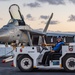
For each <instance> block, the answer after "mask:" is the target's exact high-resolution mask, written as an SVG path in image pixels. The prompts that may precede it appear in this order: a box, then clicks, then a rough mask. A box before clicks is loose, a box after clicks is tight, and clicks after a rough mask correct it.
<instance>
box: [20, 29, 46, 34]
mask: <svg viewBox="0 0 75 75" xmlns="http://www.w3.org/2000/svg"><path fill="white" fill-rule="evenodd" d="M21 31H22V32H27V31H28V32H30V34H33V35H46V33H44V32H41V31H38V30H21Z"/></svg>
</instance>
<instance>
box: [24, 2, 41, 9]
mask: <svg viewBox="0 0 75 75" xmlns="http://www.w3.org/2000/svg"><path fill="white" fill-rule="evenodd" d="M23 6H29V7H33V8H35V7H41V5H40V4H39V3H38V2H34V3H29V4H23Z"/></svg>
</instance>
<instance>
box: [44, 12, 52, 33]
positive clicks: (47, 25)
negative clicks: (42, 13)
mask: <svg viewBox="0 0 75 75" xmlns="http://www.w3.org/2000/svg"><path fill="white" fill-rule="evenodd" d="M52 17H53V13H52V14H51V16H50V18H49V20H48V22H47V24H46V27H45V29H44V30H43V32H46V31H47V29H48V27H49V24H50V21H51V19H52Z"/></svg>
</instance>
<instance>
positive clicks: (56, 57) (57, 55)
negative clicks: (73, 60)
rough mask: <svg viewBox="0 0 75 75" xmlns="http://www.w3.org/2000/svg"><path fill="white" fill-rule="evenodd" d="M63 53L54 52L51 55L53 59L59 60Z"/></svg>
mask: <svg viewBox="0 0 75 75" xmlns="http://www.w3.org/2000/svg"><path fill="white" fill-rule="evenodd" d="M61 55H62V53H53V54H52V55H51V60H59V58H60V57H61Z"/></svg>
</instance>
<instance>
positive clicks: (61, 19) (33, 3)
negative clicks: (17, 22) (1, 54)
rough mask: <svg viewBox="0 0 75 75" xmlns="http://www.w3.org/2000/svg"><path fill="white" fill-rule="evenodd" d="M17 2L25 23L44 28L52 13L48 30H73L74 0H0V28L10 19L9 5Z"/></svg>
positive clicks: (74, 16)
mask: <svg viewBox="0 0 75 75" xmlns="http://www.w3.org/2000/svg"><path fill="white" fill-rule="evenodd" d="M12 4H17V5H19V7H20V11H21V14H23V16H24V20H25V23H26V24H28V25H30V27H31V28H33V29H44V27H45V26H46V23H47V21H48V19H49V17H50V15H51V13H53V18H52V20H51V22H50V25H49V28H48V31H62V32H75V0H0V28H1V27H2V26H3V25H6V24H7V23H8V21H9V20H10V18H11V17H10V14H9V7H10V6H11V5H12Z"/></svg>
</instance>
